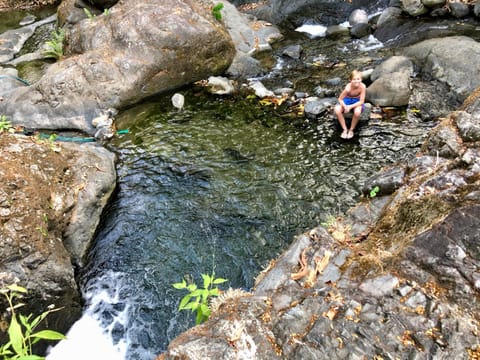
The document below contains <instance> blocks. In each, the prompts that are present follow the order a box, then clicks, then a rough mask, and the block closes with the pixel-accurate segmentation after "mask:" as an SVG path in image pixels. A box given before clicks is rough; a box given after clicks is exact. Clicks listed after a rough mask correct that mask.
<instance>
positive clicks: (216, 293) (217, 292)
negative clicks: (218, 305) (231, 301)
mask: <svg viewBox="0 0 480 360" xmlns="http://www.w3.org/2000/svg"><path fill="white" fill-rule="evenodd" d="M209 295H210V296H218V295H220V290H218V288H213V289H210V294H209Z"/></svg>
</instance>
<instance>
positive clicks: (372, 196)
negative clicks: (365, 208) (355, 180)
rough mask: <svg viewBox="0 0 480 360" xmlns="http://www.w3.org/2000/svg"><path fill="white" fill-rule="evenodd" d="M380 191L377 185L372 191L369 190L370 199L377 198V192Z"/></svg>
mask: <svg viewBox="0 0 480 360" xmlns="http://www.w3.org/2000/svg"><path fill="white" fill-rule="evenodd" d="M379 191H380V187H379V186H378V185H377V186H375V187H374V188H373V189H372V190H370V193H369V195H370V197H371V198H374V197H375V196H377V194H378V192H379Z"/></svg>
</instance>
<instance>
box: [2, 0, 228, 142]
mask: <svg viewBox="0 0 480 360" xmlns="http://www.w3.org/2000/svg"><path fill="white" fill-rule="evenodd" d="M212 4H213V2H212V1H203V2H198V1H193V0H172V1H169V2H165V1H160V0H153V1H152V0H149V1H146V0H143V1H135V2H133V1H127V2H120V3H117V4H116V5H115V6H113V7H112V8H111V9H110V10H109V12H108V13H107V14H103V15H98V16H96V17H94V18H89V19H87V18H85V19H84V20H82V21H80V22H78V23H77V24H74V25H72V27H71V29H70V31H69V35H68V43H67V46H66V57H65V59H64V60H62V61H59V62H57V63H55V64H53V65H52V66H51V67H50V68H48V70H47V72H46V73H45V75H44V76H43V77H42V78H41V79H40V80H39V81H38V82H37V83H35V84H34V85H32V86H30V87H26V88H21V89H18V90H16V91H14V92H13V93H11V94H10V96H9V97H8V98H5V101H3V103H0V113H2V114H5V115H7V117H8V118H9V119H10V120H11V121H12V123H13V124H20V125H25V126H28V127H31V128H44V129H62V128H69V129H77V130H81V131H84V132H87V133H90V134H92V133H93V132H94V128H93V127H92V125H91V120H92V119H93V118H95V117H96V116H97V115H98V114H99V113H100V112H101V111H102V110H103V109H107V108H110V107H113V108H122V107H125V106H128V105H131V104H134V103H136V102H138V101H140V100H142V99H144V98H146V97H148V96H151V95H153V94H157V93H160V92H164V91H168V90H172V89H175V88H177V87H180V86H182V85H185V84H188V83H192V82H195V81H197V80H200V79H204V78H207V77H208V76H210V75H216V74H221V73H223V72H224V71H225V70H226V69H227V68H228V66H229V65H230V64H231V62H232V59H233V57H234V55H235V48H234V45H233V43H232V40H231V37H230V35H229V34H228V32H227V31H226V29H225V27H224V25H223V23H222V22H221V21H219V20H217V19H215V17H214V16H213V14H212V11H211V6H212Z"/></svg>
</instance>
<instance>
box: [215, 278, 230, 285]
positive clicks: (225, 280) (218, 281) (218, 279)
mask: <svg viewBox="0 0 480 360" xmlns="http://www.w3.org/2000/svg"><path fill="white" fill-rule="evenodd" d="M227 281H228V280H227V279H223V278H216V279H215V280H213V283H214V284H215V285H218V284H223V283H224V282H227Z"/></svg>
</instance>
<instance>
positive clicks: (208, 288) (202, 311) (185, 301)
mask: <svg viewBox="0 0 480 360" xmlns="http://www.w3.org/2000/svg"><path fill="white" fill-rule="evenodd" d="M202 278H203V288H200V287H198V286H197V285H196V284H194V283H187V281H186V280H185V279H183V280H182V282H179V283H175V284H173V285H172V286H173V287H174V288H175V289H179V290H183V289H186V290H187V291H188V294H187V295H185V296H184V297H183V298H182V300H181V301H180V305H179V306H178V309H179V310H191V311H192V312H196V313H197V314H196V317H195V323H196V324H201V323H202V322H204V321H206V320H208V317H209V316H210V313H211V311H210V307H209V301H210V299H211V298H212V297H214V296H218V295H220V289H219V288H218V287H217V286H216V285H219V284H223V283H224V282H226V281H227V280H226V279H222V278H215V273H213V274H212V275H211V276H210V275H207V274H202Z"/></svg>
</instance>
